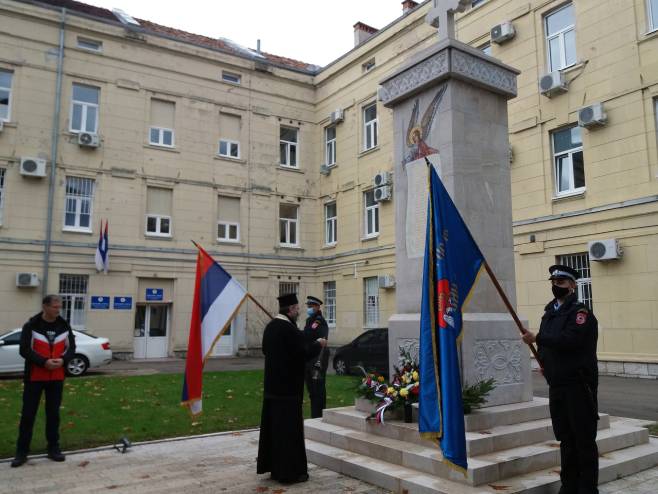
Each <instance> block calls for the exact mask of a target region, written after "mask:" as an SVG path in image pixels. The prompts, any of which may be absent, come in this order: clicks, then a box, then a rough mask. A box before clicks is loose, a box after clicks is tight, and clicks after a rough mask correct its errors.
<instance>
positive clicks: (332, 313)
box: [322, 281, 336, 328]
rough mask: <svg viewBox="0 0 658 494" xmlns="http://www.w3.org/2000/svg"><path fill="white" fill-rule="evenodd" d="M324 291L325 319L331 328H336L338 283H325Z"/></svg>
mask: <svg viewBox="0 0 658 494" xmlns="http://www.w3.org/2000/svg"><path fill="white" fill-rule="evenodd" d="M322 286H323V291H324V319H325V321H327V324H328V325H329V327H330V328H335V327H336V282H335V281H325V282H324V283H323V284H322Z"/></svg>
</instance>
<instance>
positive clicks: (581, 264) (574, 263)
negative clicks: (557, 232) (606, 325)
mask: <svg viewBox="0 0 658 494" xmlns="http://www.w3.org/2000/svg"><path fill="white" fill-rule="evenodd" d="M556 263H557V264H562V265H564V266H569V267H570V268H573V269H575V270H576V271H578V275H579V276H580V278H578V280H577V281H576V287H577V290H578V300H580V301H581V302H582V303H584V304H585V305H586V306H587V307H589V308H590V310H593V305H594V300H593V296H592V275H591V270H590V262H589V253H587V252H579V253H577V254H563V255H561V256H557V258H556Z"/></svg>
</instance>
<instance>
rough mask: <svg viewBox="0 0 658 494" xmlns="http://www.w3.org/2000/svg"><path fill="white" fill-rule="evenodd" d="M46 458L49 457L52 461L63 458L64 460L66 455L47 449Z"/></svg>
mask: <svg viewBox="0 0 658 494" xmlns="http://www.w3.org/2000/svg"><path fill="white" fill-rule="evenodd" d="M48 458H50V459H51V460H53V461H64V460H66V456H64V455H63V454H62V452H61V451H49V452H48Z"/></svg>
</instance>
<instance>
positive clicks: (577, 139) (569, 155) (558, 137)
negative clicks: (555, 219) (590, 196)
mask: <svg viewBox="0 0 658 494" xmlns="http://www.w3.org/2000/svg"><path fill="white" fill-rule="evenodd" d="M551 137H552V141H553V159H554V167H555V193H556V195H557V196H561V195H568V194H576V193H579V192H582V191H584V190H585V164H584V161H583V140H582V129H581V128H580V127H578V126H574V127H570V128H568V129H563V130H558V131H555V132H553V134H552V136H551Z"/></svg>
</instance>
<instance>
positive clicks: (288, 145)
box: [279, 125, 299, 170]
mask: <svg viewBox="0 0 658 494" xmlns="http://www.w3.org/2000/svg"><path fill="white" fill-rule="evenodd" d="M281 129H289V130H294V131H295V133H296V136H297V142H292V141H286V140H285V139H282V138H281ZM282 144H283V145H284V146H285V147H286V160H285V163H281V162H280V161H281V145H282ZM293 147H294V148H295V160H296V162H295V164H291V163H290V154H291V153H290V150H291V149H292V148H293ZM279 166H283V167H285V168H294V169H295V170H296V169H298V168H299V129H298V128H297V127H288V126H286V125H282V126H281V127H280V128H279Z"/></svg>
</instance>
